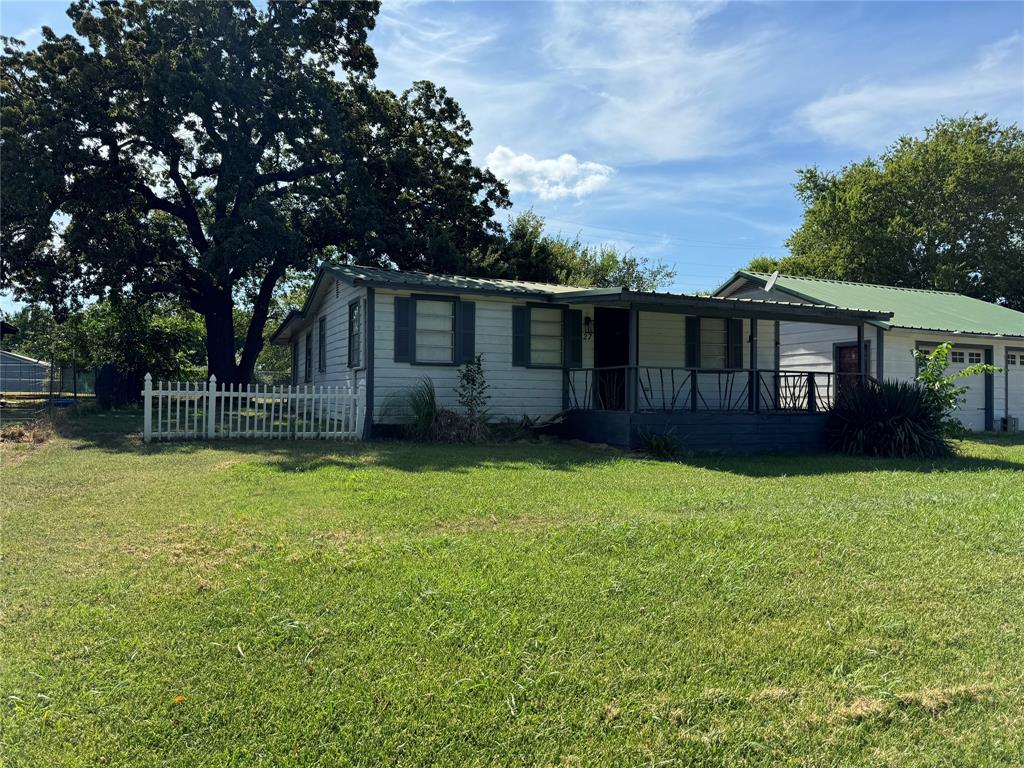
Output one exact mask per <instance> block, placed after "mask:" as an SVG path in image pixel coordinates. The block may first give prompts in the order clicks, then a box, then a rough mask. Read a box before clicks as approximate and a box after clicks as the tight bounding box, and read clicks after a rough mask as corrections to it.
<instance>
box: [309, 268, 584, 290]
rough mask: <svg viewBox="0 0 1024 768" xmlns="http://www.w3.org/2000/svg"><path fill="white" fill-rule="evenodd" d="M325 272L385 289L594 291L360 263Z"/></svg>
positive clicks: (575, 287) (569, 286) (570, 286)
mask: <svg viewBox="0 0 1024 768" xmlns="http://www.w3.org/2000/svg"><path fill="white" fill-rule="evenodd" d="M322 266H323V269H324V271H326V272H329V273H330V274H332V275H334V276H335V277H338V278H340V279H342V280H344V281H345V282H347V283H351V284H353V285H356V284H358V285H372V286H376V287H384V288H413V289H416V288H418V289H420V290H430V291H437V290H445V291H453V292H467V291H469V292H473V293H498V294H501V293H507V294H512V295H515V296H523V295H526V296H549V295H551V294H553V293H572V292H575V291H586V290H591V289H588V288H580V287H578V286H572V285H558V284H555V283H533V282H529V281H526V280H497V279H493V278H489V277H463V276H462V275H432V274H429V273H427V272H415V271H399V270H397V269H381V268H379V267H364V266H361V265H359V264H324V265H322Z"/></svg>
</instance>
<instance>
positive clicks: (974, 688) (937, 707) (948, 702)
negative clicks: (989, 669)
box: [896, 684, 995, 716]
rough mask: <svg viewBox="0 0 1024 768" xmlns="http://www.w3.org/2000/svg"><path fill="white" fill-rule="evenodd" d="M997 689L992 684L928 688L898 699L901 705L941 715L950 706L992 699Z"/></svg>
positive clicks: (902, 695)
mask: <svg viewBox="0 0 1024 768" xmlns="http://www.w3.org/2000/svg"><path fill="white" fill-rule="evenodd" d="M994 693H995V689H994V688H993V687H992V686H991V685H986V684H981V685H957V686H953V687H951V688H926V689H925V690H923V691H916V692H911V693H901V694H900V695H899V696H897V697H896V700H897V701H898V702H899V704H900V705H901V706H904V707H910V706H917V707H920V708H921V709H923V710H924V711H925V712H927V713H928V714H930V715H933V716H934V715H939V714H941V713H942V712H944V711H946V710H947V709H949V708H950V707H953V706H956V705H957V704H962V703H965V702H972V701H991V699H992V698H993V694H994Z"/></svg>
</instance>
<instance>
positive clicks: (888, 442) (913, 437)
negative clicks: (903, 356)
mask: <svg viewBox="0 0 1024 768" xmlns="http://www.w3.org/2000/svg"><path fill="white" fill-rule="evenodd" d="M826 437H827V440H828V445H829V447H830V448H831V449H833V450H838V451H842V452H843V453H848V454H852V455H864V456H900V457H911V456H922V457H929V456H943V455H946V454H949V453H950V452H951V450H952V449H951V447H950V445H949V442H948V440H947V430H946V424H945V411H944V410H943V407H942V403H941V402H940V401H939V399H938V398H937V397H936V396H935V393H934V392H933V391H932V390H930V389H929V388H928V387H927V386H925V385H923V384H921V383H920V382H916V381H910V382H907V381H882V382H879V381H875V380H874V379H865V380H864V381H862V382H858V383H856V384H849V385H847V386H846V387H844V388H843V389H842V390H841V392H840V395H839V398H838V400H837V401H836V405H835V408H834V409H833V410H832V413H831V414H830V415H829V418H828V422H827V425H826Z"/></svg>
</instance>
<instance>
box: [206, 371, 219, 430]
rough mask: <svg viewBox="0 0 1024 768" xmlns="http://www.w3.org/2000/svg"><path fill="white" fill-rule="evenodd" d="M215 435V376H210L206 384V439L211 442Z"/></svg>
mask: <svg viewBox="0 0 1024 768" xmlns="http://www.w3.org/2000/svg"><path fill="white" fill-rule="evenodd" d="M216 434H217V376H216V375H215V374H212V373H211V374H210V380H209V381H208V382H207V383H206V439H207V440H213V438H214V436H215V435H216Z"/></svg>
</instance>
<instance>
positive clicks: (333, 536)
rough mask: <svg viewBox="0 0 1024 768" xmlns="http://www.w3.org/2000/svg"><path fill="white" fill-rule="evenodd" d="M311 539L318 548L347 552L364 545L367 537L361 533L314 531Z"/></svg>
mask: <svg viewBox="0 0 1024 768" xmlns="http://www.w3.org/2000/svg"><path fill="white" fill-rule="evenodd" d="M309 539H310V541H311V542H312V543H313V545H314V546H316V547H326V548H331V549H338V550H346V549H351V548H352V547H356V546H359V545H360V544H362V543H364V542H365V541H366V540H367V536H366V534H365V533H362V532H359V531H314V532H313V533H312V534H311V535H310V537H309Z"/></svg>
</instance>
